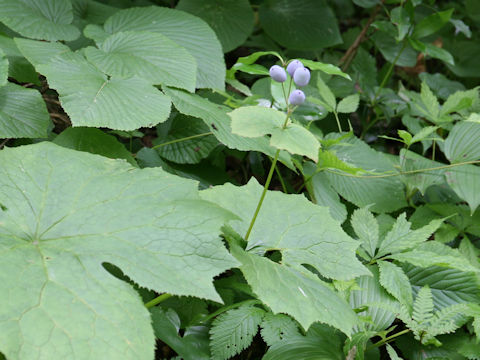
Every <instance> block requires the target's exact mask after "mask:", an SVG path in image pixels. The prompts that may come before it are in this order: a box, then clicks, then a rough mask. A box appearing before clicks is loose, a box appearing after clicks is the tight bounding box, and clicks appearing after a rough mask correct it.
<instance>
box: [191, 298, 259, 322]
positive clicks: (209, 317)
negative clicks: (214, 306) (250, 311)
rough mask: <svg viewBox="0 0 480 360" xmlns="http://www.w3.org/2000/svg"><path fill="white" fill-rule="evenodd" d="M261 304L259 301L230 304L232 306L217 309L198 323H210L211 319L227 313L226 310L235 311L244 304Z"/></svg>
mask: <svg viewBox="0 0 480 360" xmlns="http://www.w3.org/2000/svg"><path fill="white" fill-rule="evenodd" d="M261 303H262V302H261V301H260V300H244V301H240V302H238V303H235V304H232V305H227V306H224V307H222V308H220V309H218V310H217V311H214V312H213V313H211V314H210V315H208V316H207V317H204V318H202V319H201V320H199V322H202V323H206V322H208V321H210V320H211V319H213V318H214V317H216V316H218V315H220V314H222V313H224V312H225V311H228V310H232V309H236V308H238V307H240V306H242V305H246V304H250V305H255V304H261Z"/></svg>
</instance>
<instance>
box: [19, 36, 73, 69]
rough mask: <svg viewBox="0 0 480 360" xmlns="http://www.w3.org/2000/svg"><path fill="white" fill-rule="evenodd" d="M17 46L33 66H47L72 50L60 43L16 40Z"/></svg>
mask: <svg viewBox="0 0 480 360" xmlns="http://www.w3.org/2000/svg"><path fill="white" fill-rule="evenodd" d="M14 41H15V44H16V45H17V47H18V49H19V50H20V52H21V53H22V55H23V56H25V57H26V58H27V60H28V61H30V63H32V65H33V66H38V65H41V64H47V63H49V62H50V60H51V59H52V58H54V57H55V56H57V55H60V54H62V53H68V52H70V48H69V47H68V46H67V45H64V44H62V43H59V42H48V41H38V40H30V39H23V38H15V39H14Z"/></svg>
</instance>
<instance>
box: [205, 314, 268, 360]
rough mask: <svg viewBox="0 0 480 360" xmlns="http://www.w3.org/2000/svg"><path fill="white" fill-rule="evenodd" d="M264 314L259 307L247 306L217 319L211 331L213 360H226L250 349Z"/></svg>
mask: <svg viewBox="0 0 480 360" xmlns="http://www.w3.org/2000/svg"><path fill="white" fill-rule="evenodd" d="M264 313H265V311H264V310H262V309H260V308H258V307H255V306H248V305H247V306H242V307H240V308H238V309H233V310H230V311H228V312H226V313H223V314H222V315H220V316H219V317H217V318H216V319H215V320H214V321H213V323H212V327H211V329H210V338H211V343H210V347H211V349H212V359H213V360H224V359H225V360H226V359H229V358H231V357H232V356H234V355H237V354H239V353H240V352H242V350H244V349H246V348H247V347H249V346H250V344H251V343H252V340H253V337H254V336H255V335H256V334H257V332H258V325H260V323H261V322H262V318H263V314H264Z"/></svg>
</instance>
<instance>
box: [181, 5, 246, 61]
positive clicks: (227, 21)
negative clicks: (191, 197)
mask: <svg viewBox="0 0 480 360" xmlns="http://www.w3.org/2000/svg"><path fill="white" fill-rule="evenodd" d="M177 9H178V10H183V11H186V12H189V13H190V14H193V15H196V16H198V17H200V18H202V19H203V20H205V21H206V22H207V24H208V25H210V26H211V27H212V29H213V30H215V33H216V34H217V36H218V39H219V40H220V42H221V43H222V47H223V51H224V52H229V51H231V50H233V49H235V48H236V47H237V46H240V45H242V44H243V43H244V42H245V40H247V37H248V35H250V33H251V32H252V30H253V23H254V14H253V10H252V8H251V6H250V3H249V1H248V0H203V1H197V0H180V1H179V3H178V5H177Z"/></svg>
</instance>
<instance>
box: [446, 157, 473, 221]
mask: <svg viewBox="0 0 480 360" xmlns="http://www.w3.org/2000/svg"><path fill="white" fill-rule="evenodd" d="M445 177H446V178H447V183H448V185H450V187H451V188H452V189H453V191H455V193H456V194H457V195H458V196H459V197H460V198H461V199H463V200H465V201H466V202H467V203H468V206H469V207H470V212H471V214H473V213H474V212H475V210H476V209H477V208H478V205H480V181H479V179H480V167H479V166H475V165H463V166H456V167H452V168H450V169H448V170H447V171H445Z"/></svg>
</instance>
